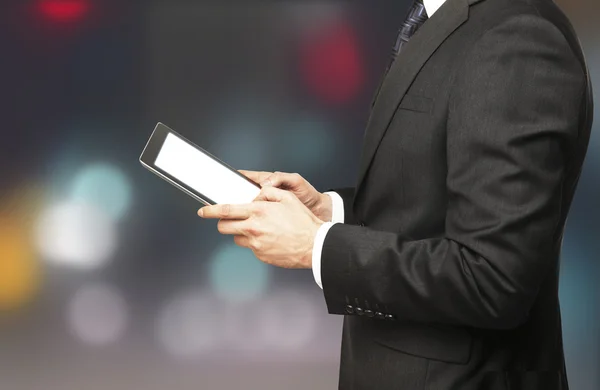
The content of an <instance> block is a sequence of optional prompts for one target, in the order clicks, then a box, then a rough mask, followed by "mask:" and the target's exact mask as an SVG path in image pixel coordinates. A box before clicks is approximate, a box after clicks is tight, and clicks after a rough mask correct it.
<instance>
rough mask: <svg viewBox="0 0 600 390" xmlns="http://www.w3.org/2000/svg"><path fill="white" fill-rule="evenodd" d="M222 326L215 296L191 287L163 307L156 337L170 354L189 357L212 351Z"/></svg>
mask: <svg viewBox="0 0 600 390" xmlns="http://www.w3.org/2000/svg"><path fill="white" fill-rule="evenodd" d="M222 326H223V324H222V323H221V321H220V317H219V308H218V307H217V304H216V302H215V300H214V298H213V299H211V298H210V297H208V296H207V295H206V294H204V293H203V292H202V291H195V290H191V291H188V292H185V293H182V294H181V295H178V296H176V297H175V298H174V299H173V300H172V301H170V302H169V303H167V305H166V306H165V307H164V308H163V309H162V310H161V312H160V314H159V317H158V322H157V337H158V339H159V341H160V343H161V344H162V346H163V347H164V348H165V350H166V351H167V352H168V353H169V354H170V355H173V356H176V357H181V358H190V357H194V356H197V355H201V354H203V353H207V352H209V351H211V350H212V349H213V348H214V347H215V346H216V345H217V343H218V337H219V331H220V329H221V327H222Z"/></svg>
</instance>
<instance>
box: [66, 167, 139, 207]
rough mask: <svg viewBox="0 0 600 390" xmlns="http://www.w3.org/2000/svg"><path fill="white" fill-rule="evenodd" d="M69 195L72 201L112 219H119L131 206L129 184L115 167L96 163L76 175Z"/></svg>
mask: <svg viewBox="0 0 600 390" xmlns="http://www.w3.org/2000/svg"><path fill="white" fill-rule="evenodd" d="M70 195H71V198H72V199H73V200H76V201H83V202H86V203H89V204H92V205H94V206H96V207H98V208H99V209H100V210H102V211H104V212H105V213H107V214H108V215H109V216H111V217H112V218H114V219H119V218H121V217H123V216H124V215H125V214H126V212H127V210H128V209H129V206H130V204H131V184H130V182H129V180H128V178H127V177H126V176H125V174H124V173H123V172H122V171H121V170H120V169H118V168H117V167H115V166H113V165H110V164H107V163H97V164H92V165H89V166H87V167H85V168H84V169H82V170H81V171H80V172H79V173H78V174H77V175H76V177H75V179H74V181H73V184H72V187H71V193H70Z"/></svg>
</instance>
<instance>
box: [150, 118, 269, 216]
mask: <svg viewBox="0 0 600 390" xmlns="http://www.w3.org/2000/svg"><path fill="white" fill-rule="evenodd" d="M169 133H171V134H173V135H175V136H177V137H178V138H180V139H181V140H182V141H184V142H186V143H187V144H189V145H191V146H193V147H194V148H196V149H197V150H198V151H200V152H202V153H203V154H205V155H206V156H208V157H210V158H211V159H213V160H215V161H216V162H218V163H219V164H221V165H222V166H224V167H225V168H227V169H229V170H230V171H232V172H234V173H235V174H236V175H238V176H240V177H242V178H244V179H245V180H246V181H248V182H249V183H252V184H253V185H255V186H256V187H258V188H260V186H259V185H258V184H257V183H255V182H254V181H252V180H250V179H249V178H247V177H246V176H244V175H243V174H241V173H240V172H238V171H237V170H236V169H234V168H233V167H231V166H229V165H228V164H226V163H225V162H223V161H221V160H220V159H218V158H217V157H215V156H213V155H212V154H210V153H209V152H207V151H206V150H204V149H202V148H201V147H200V146H198V145H196V144H194V143H193V142H191V141H190V140H188V139H187V138H185V137H184V136H182V135H181V134H179V133H178V132H176V131H175V130H173V129H171V128H170V127H168V126H167V125H165V124H163V123H160V122H159V123H158V124H157V125H156V127H155V128H154V131H153V132H152V135H151V136H150V139H149V140H148V142H147V143H146V147H145V148H144V151H143V152H142V154H141V156H140V163H141V164H142V165H144V166H145V167H146V168H147V169H149V170H150V171H151V172H153V173H154V174H156V175H157V176H159V177H161V178H162V179H165V180H166V181H169V182H170V183H171V184H173V185H174V186H175V187H178V188H179V189H181V190H183V192H185V193H187V194H188V195H190V196H191V197H193V198H194V199H196V200H198V201H200V202H202V203H204V204H206V205H215V204H217V203H216V202H215V201H214V200H212V199H210V198H208V197H207V196H205V195H203V194H201V193H200V192H198V191H196V190H194V189H193V188H191V187H189V186H188V185H186V184H185V183H183V182H181V181H180V180H178V179H177V178H175V177H174V176H172V175H170V174H169V173H167V172H165V171H164V170H162V169H160V168H159V167H157V166H156V164H155V162H156V158H157V157H158V153H159V152H160V150H161V148H162V146H163V144H164V142H165V139H166V138H167V135H169Z"/></svg>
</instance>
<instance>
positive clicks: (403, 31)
mask: <svg viewBox="0 0 600 390" xmlns="http://www.w3.org/2000/svg"><path fill="white" fill-rule="evenodd" d="M427 19H428V16H427V11H426V10H425V5H424V4H423V0H415V2H414V3H413V6H412V8H411V9H410V11H409V12H408V16H407V17H406V20H405V21H404V23H402V27H401V28H400V31H398V38H396V44H395V45H394V50H393V51H392V59H391V62H392V63H393V62H394V60H395V59H396V57H397V56H398V54H400V52H401V51H402V47H403V46H404V45H406V43H407V42H408V41H409V40H410V38H412V36H413V35H414V34H415V33H416V32H417V30H418V29H419V28H420V27H421V26H422V25H423V23H425V22H426V21H427ZM390 66H391V63H390ZM388 68H389V67H388Z"/></svg>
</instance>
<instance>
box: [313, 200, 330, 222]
mask: <svg viewBox="0 0 600 390" xmlns="http://www.w3.org/2000/svg"><path fill="white" fill-rule="evenodd" d="M315 215H316V216H317V217H318V218H319V219H320V220H322V221H323V222H331V219H332V218H333V201H332V200H331V196H329V195H327V194H320V200H319V204H318V206H317V212H316V213H315Z"/></svg>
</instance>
